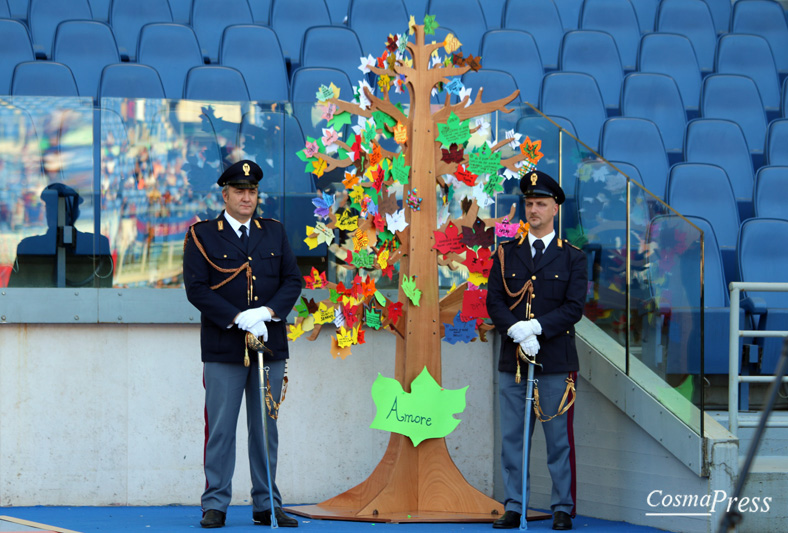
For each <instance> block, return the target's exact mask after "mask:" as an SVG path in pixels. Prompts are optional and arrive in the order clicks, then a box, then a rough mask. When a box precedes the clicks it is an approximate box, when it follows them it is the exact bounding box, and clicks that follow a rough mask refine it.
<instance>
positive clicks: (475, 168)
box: [468, 143, 501, 175]
mask: <svg viewBox="0 0 788 533" xmlns="http://www.w3.org/2000/svg"><path fill="white" fill-rule="evenodd" d="M499 168H501V154H500V153H499V152H494V153H493V152H490V146H489V145H488V144H487V143H485V144H484V145H483V146H482V147H481V148H480V149H479V150H474V151H473V153H471V155H470V158H469V162H468V170H470V171H471V172H473V173H474V174H477V175H479V174H490V175H493V174H498V169H499Z"/></svg>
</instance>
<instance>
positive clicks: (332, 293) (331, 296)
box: [328, 289, 339, 303]
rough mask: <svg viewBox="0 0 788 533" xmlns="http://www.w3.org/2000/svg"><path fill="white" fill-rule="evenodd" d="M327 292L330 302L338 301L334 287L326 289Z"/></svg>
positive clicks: (337, 294)
mask: <svg viewBox="0 0 788 533" xmlns="http://www.w3.org/2000/svg"><path fill="white" fill-rule="evenodd" d="M328 294H329V299H330V300H331V301H332V302H334V303H337V302H339V293H338V292H337V290H336V289H328Z"/></svg>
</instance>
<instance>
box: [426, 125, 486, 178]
mask: <svg viewBox="0 0 788 533" xmlns="http://www.w3.org/2000/svg"><path fill="white" fill-rule="evenodd" d="M470 122H471V121H470V120H466V121H464V122H460V118H459V117H458V116H457V115H455V114H454V112H453V111H452V112H451V114H450V115H449V118H448V120H446V124H440V123H439V124H438V131H439V132H440V134H439V135H438V137H437V138H436V139H435V140H436V141H438V142H439V143H441V145H442V146H445V147H446V148H449V147H450V146H451V145H452V144H456V145H458V146H464V145H465V143H466V142H468V139H470V138H471V128H470ZM498 158H499V159H500V156H498ZM476 174H478V172H477V173H476Z"/></svg>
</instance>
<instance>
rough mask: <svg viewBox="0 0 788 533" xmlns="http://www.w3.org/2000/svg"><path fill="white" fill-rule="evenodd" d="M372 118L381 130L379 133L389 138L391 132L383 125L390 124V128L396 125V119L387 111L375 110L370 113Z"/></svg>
mask: <svg viewBox="0 0 788 533" xmlns="http://www.w3.org/2000/svg"><path fill="white" fill-rule="evenodd" d="M372 118H373V119H374V120H375V124H376V126H377V127H378V128H379V129H380V130H381V133H382V134H383V136H384V137H385V138H386V139H389V138H391V137H392V136H393V134H392V133H391V132H390V131H389V130H388V129H386V128H385V127H384V125H386V126H390V127H391V128H392V129H393V128H394V126H396V125H397V121H396V120H394V119H393V118H391V117H390V116H389V115H388V114H387V113H384V112H383V111H375V112H373V113H372Z"/></svg>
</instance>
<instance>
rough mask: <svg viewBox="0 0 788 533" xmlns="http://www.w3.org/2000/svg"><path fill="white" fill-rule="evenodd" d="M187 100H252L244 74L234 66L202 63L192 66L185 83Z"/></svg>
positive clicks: (184, 89) (184, 95) (184, 91)
mask: <svg viewBox="0 0 788 533" xmlns="http://www.w3.org/2000/svg"><path fill="white" fill-rule="evenodd" d="M183 97H184V98H185V99H187V100H215V101H219V102H244V101H248V100H250V98H249V90H248V89H247V88H246V81H244V77H243V74H241V73H240V72H239V71H238V70H236V69H234V68H232V67H223V66H220V65H200V66H199V67H192V68H191V69H189V72H188V73H187V74H186V81H185V82H184V84H183Z"/></svg>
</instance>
